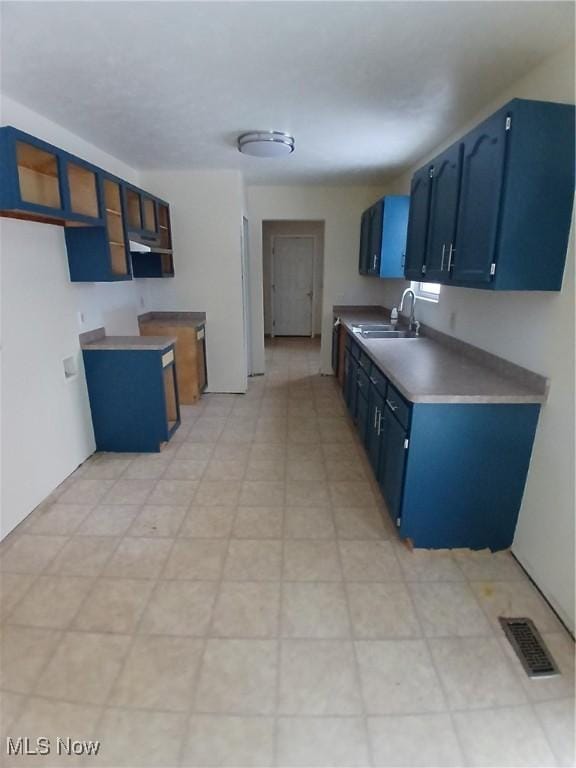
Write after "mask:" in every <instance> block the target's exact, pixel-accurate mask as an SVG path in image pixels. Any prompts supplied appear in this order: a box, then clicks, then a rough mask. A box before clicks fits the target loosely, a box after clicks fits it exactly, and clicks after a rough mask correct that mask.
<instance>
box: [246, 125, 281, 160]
mask: <svg viewBox="0 0 576 768" xmlns="http://www.w3.org/2000/svg"><path fill="white" fill-rule="evenodd" d="M238 151H239V152H242V154H243V155H252V156H253V157H285V156H286V155H290V154H292V152H294V136H290V135H289V134H287V133H282V132H281V131H249V132H248V133H243V134H241V135H240V136H238Z"/></svg>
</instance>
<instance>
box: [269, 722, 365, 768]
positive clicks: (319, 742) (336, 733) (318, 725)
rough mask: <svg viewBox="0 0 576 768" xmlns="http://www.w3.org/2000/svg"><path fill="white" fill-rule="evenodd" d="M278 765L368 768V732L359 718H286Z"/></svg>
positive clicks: (281, 730)
mask: <svg viewBox="0 0 576 768" xmlns="http://www.w3.org/2000/svg"><path fill="white" fill-rule="evenodd" d="M277 765H278V766H286V767H287V768H288V766H294V767H296V766H300V767H301V768H307V767H308V766H310V768H312V767H313V766H322V768H338V767H339V766H341V767H342V768H347V767H348V766H350V767H352V766H368V765H370V759H369V757H368V745H367V743H366V729H365V727H364V723H363V722H362V720H361V719H360V718H356V717H282V718H280V719H279V721H278V761H277Z"/></svg>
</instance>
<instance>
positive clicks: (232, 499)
mask: <svg viewBox="0 0 576 768" xmlns="http://www.w3.org/2000/svg"><path fill="white" fill-rule="evenodd" d="M241 485H242V483H241V481H240V480H219V481H217V480H201V481H200V486H199V488H198V491H197V492H196V496H195V499H194V505H195V506H198V507H202V506H206V507H208V506H210V507H214V506H216V507H234V506H235V505H236V504H237V503H238V496H239V495H240V486H241Z"/></svg>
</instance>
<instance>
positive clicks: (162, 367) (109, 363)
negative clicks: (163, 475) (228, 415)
mask: <svg viewBox="0 0 576 768" xmlns="http://www.w3.org/2000/svg"><path fill="white" fill-rule="evenodd" d="M83 357H84V368H85V371H86V382H87V385H88V396H89V399H90V409H91V411H92V423H93V425H94V436H95V439H96V448H97V450H99V451H119V452H143V453H144V452H154V451H160V448H161V445H162V443H165V442H167V441H168V440H169V439H170V438H171V437H172V435H173V434H174V432H175V431H176V429H177V428H178V426H179V425H180V407H179V403H178V387H177V383H176V369H175V365H174V347H173V346H171V347H168V348H165V349H163V350H148V349H138V350H133V349H94V350H90V349H84V350H83Z"/></svg>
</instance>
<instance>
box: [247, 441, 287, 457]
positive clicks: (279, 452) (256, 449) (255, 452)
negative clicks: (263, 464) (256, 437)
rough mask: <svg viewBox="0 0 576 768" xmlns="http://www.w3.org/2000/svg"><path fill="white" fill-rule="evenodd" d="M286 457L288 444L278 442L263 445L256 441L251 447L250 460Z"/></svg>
mask: <svg viewBox="0 0 576 768" xmlns="http://www.w3.org/2000/svg"><path fill="white" fill-rule="evenodd" d="M285 458H286V445H284V444H283V443H276V444H271V445H261V444H258V443H254V444H253V445H252V446H251V447H250V453H249V461H273V460H277V461H280V460H284V459H285Z"/></svg>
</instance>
